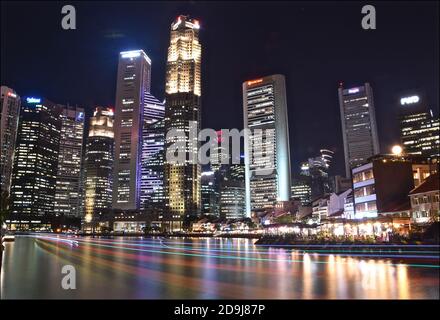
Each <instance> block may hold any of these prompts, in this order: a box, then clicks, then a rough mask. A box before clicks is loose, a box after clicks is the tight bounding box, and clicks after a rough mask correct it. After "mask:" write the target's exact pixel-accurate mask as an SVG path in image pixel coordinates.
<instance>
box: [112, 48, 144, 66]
mask: <svg viewBox="0 0 440 320" xmlns="http://www.w3.org/2000/svg"><path fill="white" fill-rule="evenodd" d="M119 54H120V55H121V58H124V59H127V58H137V57H140V56H143V57H144V58H145V60H147V62H148V63H149V64H151V59H150V58H149V57H148V56H147V55H146V54H145V52H144V51H142V50H131V51H123V52H120V53H119Z"/></svg>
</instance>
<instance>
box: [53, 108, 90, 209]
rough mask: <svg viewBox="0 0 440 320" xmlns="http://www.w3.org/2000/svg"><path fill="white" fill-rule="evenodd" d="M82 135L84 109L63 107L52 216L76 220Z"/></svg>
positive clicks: (78, 202) (78, 205)
mask: <svg viewBox="0 0 440 320" xmlns="http://www.w3.org/2000/svg"><path fill="white" fill-rule="evenodd" d="M83 134H84V109H83V108H79V107H72V106H66V107H63V112H62V113H61V138H60V148H59V153H58V170H57V180H56V189H55V205H54V212H55V215H57V216H68V217H80V216H81V212H80V205H81V203H80V201H81V199H80V194H79V192H80V182H81V181H80V178H81V159H82V149H83Z"/></svg>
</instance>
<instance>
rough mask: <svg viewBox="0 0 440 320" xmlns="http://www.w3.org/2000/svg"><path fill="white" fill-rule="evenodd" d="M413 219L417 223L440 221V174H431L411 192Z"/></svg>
mask: <svg viewBox="0 0 440 320" xmlns="http://www.w3.org/2000/svg"><path fill="white" fill-rule="evenodd" d="M409 197H410V199H411V212H412V216H411V218H412V220H413V221H414V222H415V223H430V222H434V221H440V187H439V174H438V173H435V174H432V175H431V176H429V177H428V178H427V179H426V180H425V181H424V182H422V183H421V184H420V185H419V186H418V187H416V188H414V189H413V190H411V192H410V193H409Z"/></svg>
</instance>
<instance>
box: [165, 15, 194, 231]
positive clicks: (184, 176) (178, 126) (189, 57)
mask: <svg viewBox="0 0 440 320" xmlns="http://www.w3.org/2000/svg"><path fill="white" fill-rule="evenodd" d="M199 29H200V25H199V22H198V21H197V20H194V19H190V18H189V17H187V16H179V17H178V18H177V19H176V21H174V22H173V23H172V24H171V37H170V46H169V47H168V59H167V66H166V98H165V100H166V108H165V131H166V132H169V131H170V130H174V131H178V132H180V133H182V134H184V136H185V137H184V145H185V152H186V161H185V162H184V163H178V164H177V163H170V161H167V164H166V165H165V195H166V200H167V213H168V217H167V219H169V220H170V221H175V223H173V224H172V226H171V228H174V229H179V228H181V224H180V222H181V221H182V220H183V219H184V218H187V217H189V216H191V215H198V214H199V213H200V208H201V191H200V190H201V189H200V185H201V182H200V181H201V167H200V165H199V164H198V163H197V152H198V147H199V142H198V140H197V135H198V131H199V130H200V117H201V51H202V48H201V44H200V43H199ZM191 125H193V126H194V127H195V131H196V132H193V133H194V134H193V135H191V134H190V127H191ZM173 142H174V141H173V140H170V139H167V140H166V143H165V150H166V154H167V153H168V152H169V151H168V150H169V147H170V145H171V144H172V143H173ZM170 152H173V151H170Z"/></svg>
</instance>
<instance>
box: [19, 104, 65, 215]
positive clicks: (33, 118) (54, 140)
mask: <svg viewBox="0 0 440 320" xmlns="http://www.w3.org/2000/svg"><path fill="white" fill-rule="evenodd" d="M62 111H63V108H62V107H61V106H59V105H56V104H54V103H53V102H50V101H48V100H46V99H41V98H34V97H28V98H26V99H25V100H24V101H23V102H22V107H21V111H20V121H19V125H18V135H17V143H16V149H15V157H14V168H13V173H12V186H11V201H12V214H13V215H17V216H18V217H23V216H26V215H33V216H38V217H41V216H51V215H53V214H54V203H55V188H56V176H57V170H58V159H59V157H58V154H59V147H60V138H61V124H62V120H61V114H62Z"/></svg>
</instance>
